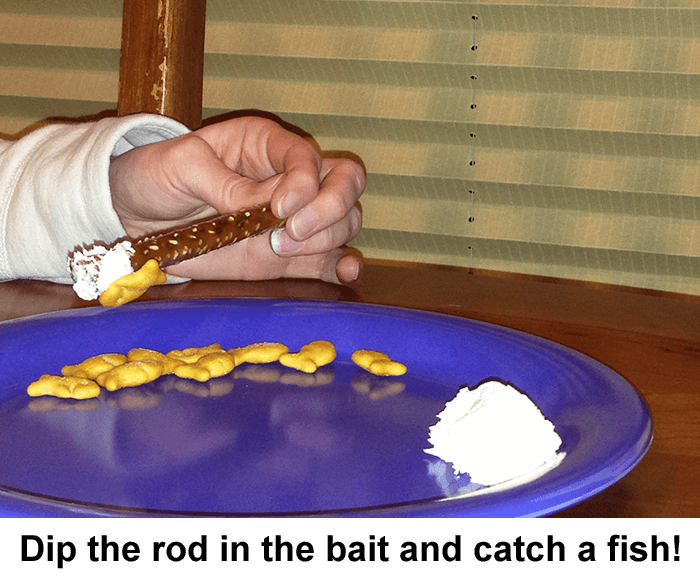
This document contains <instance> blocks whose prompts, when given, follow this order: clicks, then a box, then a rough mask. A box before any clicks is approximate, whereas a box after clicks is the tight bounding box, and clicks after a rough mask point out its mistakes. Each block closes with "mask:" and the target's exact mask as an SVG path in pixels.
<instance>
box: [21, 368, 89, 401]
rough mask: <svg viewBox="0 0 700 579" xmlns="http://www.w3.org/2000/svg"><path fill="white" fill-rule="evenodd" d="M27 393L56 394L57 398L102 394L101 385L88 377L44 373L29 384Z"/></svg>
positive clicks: (80, 397)
mask: <svg viewBox="0 0 700 579" xmlns="http://www.w3.org/2000/svg"><path fill="white" fill-rule="evenodd" d="M27 394H29V395H30V396H55V397H56V398H75V399H76V400H85V399H87V398H96V397H97V396H98V395H99V394H100V387H99V385H98V384H96V383H95V382H94V381H93V380H90V379H88V378H79V377H76V376H52V375H50V374H44V375H43V376H41V378H39V379H38V380H36V381H35V382H32V383H31V384H30V385H29V386H27Z"/></svg>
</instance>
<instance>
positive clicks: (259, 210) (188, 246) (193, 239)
mask: <svg viewBox="0 0 700 579" xmlns="http://www.w3.org/2000/svg"><path fill="white" fill-rule="evenodd" d="M285 221H286V219H280V218H278V217H275V216H274V214H273V213H272V210H271V209H270V205H269V204H267V205H260V206H258V207H253V208H251V209H246V210H243V211H238V212H236V213H231V214H230V215H220V216H218V217H215V218H214V219H209V220H206V221H200V222H197V223H193V224H190V225H187V226H185V227H182V228H178V229H171V230H168V231H165V232H162V233H158V234H155V235H149V236H147V237H143V238H140V239H137V240H134V241H132V242H131V245H132V251H133V253H132V255H131V265H132V267H133V268H134V270H137V269H140V268H141V267H142V266H143V265H144V264H145V263H146V262H147V261H148V260H150V259H155V260H156V261H157V262H158V264H159V265H160V267H161V268H164V267H167V266H169V265H174V264H176V263H180V262H181V261H185V260H187V259H192V258H193V257H197V256H199V255H203V254H205V253H209V252H210V251H214V250H215V249H219V248H221V247H224V246H225V245H231V244H233V243H236V242H238V241H242V240H244V239H247V238H248V237H253V236H255V235H260V234H261V233H264V232H265V231H267V230H269V229H273V228H278V227H282V226H283V225H284V223H285Z"/></svg>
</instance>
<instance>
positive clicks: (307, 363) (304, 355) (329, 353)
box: [279, 340, 336, 374]
mask: <svg viewBox="0 0 700 579" xmlns="http://www.w3.org/2000/svg"><path fill="white" fill-rule="evenodd" d="M335 357H336V351H335V346H334V345H333V344H332V343H331V342H328V341H326V340H315V341H313V342H309V343H308V344H306V345H305V346H303V347H302V348H301V350H299V351H298V352H296V353H293V354H292V353H287V354H282V356H280V359H279V362H280V364H283V365H284V366H287V367H288V368H294V369H295V370H300V371H301V372H306V373H307V374H313V373H314V372H315V371H316V370H317V369H318V368H319V367H321V366H325V365H326V364H330V363H331V362H332V361H333V360H335Z"/></svg>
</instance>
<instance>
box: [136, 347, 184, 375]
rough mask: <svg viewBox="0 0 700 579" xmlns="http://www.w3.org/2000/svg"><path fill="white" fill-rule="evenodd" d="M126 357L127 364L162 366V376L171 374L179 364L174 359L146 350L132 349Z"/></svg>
mask: <svg viewBox="0 0 700 579" xmlns="http://www.w3.org/2000/svg"><path fill="white" fill-rule="evenodd" d="M126 357H127V359H128V361H129V362H158V363H159V364H162V365H163V374H173V373H174V372H175V368H176V367H177V366H178V365H179V364H180V362H178V361H177V360H175V359H174V358H172V357H170V356H166V355H165V354H163V353H162V352H158V351H156V350H150V349H148V348H132V349H131V350H129V353H128V354H127V356H126Z"/></svg>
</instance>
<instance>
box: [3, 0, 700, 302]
mask: <svg viewBox="0 0 700 579" xmlns="http://www.w3.org/2000/svg"><path fill="white" fill-rule="evenodd" d="M14 4H17V3H16V2H12V1H10V0H0V7H1V8H2V9H1V10H0V13H2V16H0V26H2V32H3V33H2V36H1V38H2V39H3V42H4V44H2V45H0V76H2V80H3V82H2V84H1V85H0V86H2V87H3V88H2V92H3V95H2V96H0V111H1V112H0V116H2V117H3V119H2V122H3V124H2V125H0V127H10V128H12V129H14V128H15V127H18V126H20V125H22V123H25V124H26V123H27V122H29V121H30V120H32V119H39V118H42V117H44V116H47V115H65V116H76V115H84V114H91V113H94V112H97V111H99V110H104V109H107V108H114V106H115V103H114V102H113V99H116V93H117V88H116V82H117V81H116V78H117V68H118V46H119V31H118V21H119V18H120V16H121V2H107V1H105V0H102V1H101V2H99V1H98V2H91V3H79V2H73V3H71V2H68V1H65V0H64V1H61V2H47V1H43V2H39V1H37V0H24V2H23V3H22V7H21V10H22V11H23V12H24V14H21V15H20V14H14V13H13V12H15V13H16V12H18V11H19V9H18V8H16V7H13V8H11V9H10V8H9V7H7V9H6V6H5V5H14ZM691 4H692V3H689V2H687V1H685V0H677V1H674V0H656V1H653V0H646V1H645V0H639V1H636V2H635V1H633V0H628V1H626V2H625V1H622V0H618V1H615V0H609V1H607V2H606V1H605V0H599V1H597V2H583V1H569V2H566V1H563V0H562V1H552V2H540V3H534V2H525V1H519V0H511V1H507V2H505V1H501V2H496V1H493V2H461V1H456V0H453V1H429V0H415V1H392V0H208V5H207V37H206V54H205V87H204V106H205V111H204V116H205V118H206V117H214V116H216V115H218V114H221V113H224V112H226V111H229V110H237V109H263V110H268V111H272V112H274V113H276V114H278V115H279V116H280V117H281V118H282V119H284V120H285V121H287V122H289V123H292V124H294V125H297V126H299V127H301V128H303V129H305V130H306V131H308V132H309V133H311V134H312V135H313V137H314V138H315V139H316V140H317V141H318V142H319V144H320V145H321V146H322V147H323V148H324V149H326V150H339V151H353V152H355V153H357V154H358V155H360V156H361V157H362V158H363V160H364V162H365V164H366V166H367V170H368V186H367V191H366V193H365V195H364V196H363V200H362V204H363V208H364V222H365V227H364V228H363V231H362V232H361V234H360V235H359V237H358V238H357V239H356V240H355V242H354V243H353V245H354V246H355V247H357V248H358V249H359V250H360V251H362V253H363V254H365V255H366V256H368V257H376V258H386V259H398V260H407V261H415V262H428V263H437V264H446V265H457V266H465V267H471V268H479V269H489V270H497V271H506V272H519V273H527V274H535V275H543V276H552V277H561V278H571V279H579V280H587V281H598V282H605V283H611V284H618V285H629V286H637V287H642V288H649V289H658V290H666V291H674V292H681V293H688V294H696V295H698V294H700V257H699V256H700V193H698V189H699V187H700V146H699V144H698V134H700V101H699V100H698V95H700V84H699V83H700V11H699V10H697V9H694V8H693V7H692V6H691ZM8 18H9V20H8ZM32 19H37V20H36V21H37V22H38V23H40V25H37V26H29V24H24V25H20V24H21V23H22V22H25V23H28V22H30V21H32ZM88 21H89V22H90V23H93V24H94V25H95V30H99V32H90V31H89V29H90V27H88V26H86V22H88ZM56 24H59V26H56ZM23 26H24V28H25V32H22V27H23ZM9 32H12V34H9ZM8 34H9V35H8ZM3 75H4V76H3ZM39 78H44V79H47V80H46V81H43V82H42V81H39V80H37V79H39ZM18 87H19V88H18ZM0 130H2V131H5V130H6V129H3V128H0ZM7 132H11V131H7Z"/></svg>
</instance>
